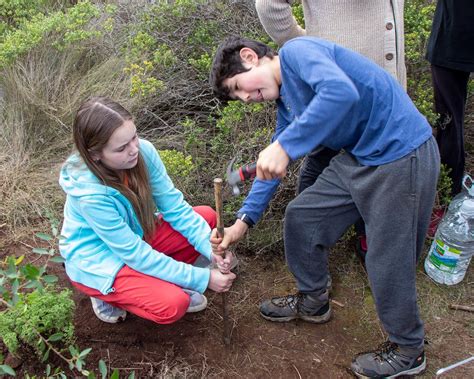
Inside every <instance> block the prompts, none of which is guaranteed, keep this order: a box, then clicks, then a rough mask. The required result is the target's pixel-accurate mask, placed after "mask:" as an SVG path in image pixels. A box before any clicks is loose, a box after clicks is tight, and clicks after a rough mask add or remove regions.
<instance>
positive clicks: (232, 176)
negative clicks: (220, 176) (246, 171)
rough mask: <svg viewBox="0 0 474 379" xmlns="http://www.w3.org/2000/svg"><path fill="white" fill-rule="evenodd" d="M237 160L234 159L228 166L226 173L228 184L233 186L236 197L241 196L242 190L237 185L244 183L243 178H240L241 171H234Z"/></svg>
mask: <svg viewBox="0 0 474 379" xmlns="http://www.w3.org/2000/svg"><path fill="white" fill-rule="evenodd" d="M236 159H237V158H236V157H234V158H232V160H231V161H230V162H229V164H228V165H227V172H226V173H227V175H226V178H227V183H228V184H229V185H230V186H231V188H232V193H233V194H234V196H237V195H239V194H240V189H239V186H238V185H237V184H238V183H240V182H241V181H242V178H241V177H240V173H239V170H238V169H237V170H234V169H233V166H234V163H235V160H236Z"/></svg>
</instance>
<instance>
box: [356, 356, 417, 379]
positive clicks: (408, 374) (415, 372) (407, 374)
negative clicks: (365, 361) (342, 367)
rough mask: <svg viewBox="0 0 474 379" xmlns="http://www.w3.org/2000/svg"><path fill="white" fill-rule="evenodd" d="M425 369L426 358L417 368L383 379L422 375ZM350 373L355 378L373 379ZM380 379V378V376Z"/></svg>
mask: <svg viewBox="0 0 474 379" xmlns="http://www.w3.org/2000/svg"><path fill="white" fill-rule="evenodd" d="M425 369H426V358H425V359H424V360H423V363H422V364H421V365H419V366H417V367H414V368H412V369H409V370H405V371H402V372H399V373H398V374H395V375H392V376H383V378H386V379H390V378H398V377H400V376H412V375H419V374H422V373H423V371H425ZM352 372H353V373H354V374H355V376H357V377H358V378H366V379H370V378H373V377H371V376H365V375H363V374H359V373H358V372H355V371H353V370H352ZM381 378H382V376H381Z"/></svg>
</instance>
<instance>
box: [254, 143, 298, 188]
mask: <svg viewBox="0 0 474 379" xmlns="http://www.w3.org/2000/svg"><path fill="white" fill-rule="evenodd" d="M288 163H290V157H289V156H288V154H287V153H286V151H285V150H284V149H283V148H282V147H281V145H280V144H279V143H278V141H275V142H273V143H272V144H271V145H270V146H268V147H266V148H265V149H264V150H262V151H261V152H260V154H259V155H258V161H257V177H258V178H259V179H263V180H270V179H275V178H283V177H284V176H285V175H286V168H287V167H288Z"/></svg>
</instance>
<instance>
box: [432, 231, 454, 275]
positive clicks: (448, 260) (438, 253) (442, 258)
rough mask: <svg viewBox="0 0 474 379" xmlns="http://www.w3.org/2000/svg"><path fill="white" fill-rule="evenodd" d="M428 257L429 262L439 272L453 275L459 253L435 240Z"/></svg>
mask: <svg viewBox="0 0 474 379" xmlns="http://www.w3.org/2000/svg"><path fill="white" fill-rule="evenodd" d="M428 256H429V260H430V262H431V263H432V264H433V265H434V266H435V267H436V268H438V269H439V270H440V271H444V272H449V273H453V272H454V269H455V268H456V265H457V263H458V260H459V257H460V256H461V251H460V250H458V249H455V248H453V247H450V246H449V245H447V244H445V243H444V242H443V241H441V240H440V239H436V240H434V241H433V243H432V244H431V248H430V252H429V255H428Z"/></svg>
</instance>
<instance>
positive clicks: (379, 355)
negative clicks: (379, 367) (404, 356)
mask: <svg viewBox="0 0 474 379" xmlns="http://www.w3.org/2000/svg"><path fill="white" fill-rule="evenodd" d="M396 350H398V345H397V344H396V343H394V342H391V341H385V342H383V343H381V344H380V345H379V346H378V347H377V348H376V349H374V350H368V351H364V352H361V353H359V354H358V355H363V354H374V357H375V359H377V360H378V361H386V360H387V359H388V358H389V357H391V356H392V354H393V353H394V351H396Z"/></svg>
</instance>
